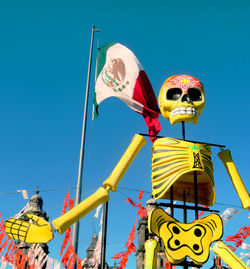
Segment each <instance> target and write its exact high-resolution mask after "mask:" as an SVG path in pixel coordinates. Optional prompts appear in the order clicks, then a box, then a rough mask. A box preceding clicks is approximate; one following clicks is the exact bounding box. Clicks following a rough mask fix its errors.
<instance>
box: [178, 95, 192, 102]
mask: <svg viewBox="0 0 250 269" xmlns="http://www.w3.org/2000/svg"><path fill="white" fill-rule="evenodd" d="M181 102H187V103H188V104H191V102H192V101H191V99H190V97H189V95H188V94H186V93H185V94H184V95H183V96H182V98H181Z"/></svg>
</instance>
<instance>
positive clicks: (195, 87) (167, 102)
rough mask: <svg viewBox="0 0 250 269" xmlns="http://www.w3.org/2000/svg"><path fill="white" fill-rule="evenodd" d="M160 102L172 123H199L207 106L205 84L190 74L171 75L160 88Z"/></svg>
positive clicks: (163, 114) (164, 113) (162, 109)
mask: <svg viewBox="0 0 250 269" xmlns="http://www.w3.org/2000/svg"><path fill="white" fill-rule="evenodd" d="M158 102H159V107H160V110H161V114H162V116H163V117H164V118H166V119H168V120H169V121H170V123H171V124H176V123H179V122H193V123H194V124H197V123H198V118H199V116H200V115H201V113H202V110H203V108H204V106H205V96H204V88H203V85H202V83H201V82H200V81H199V80H198V79H196V78H194V77H192V76H188V75H176V76H173V77H170V78H168V79H167V80H166V81H165V82H164V84H163V85H162V87H161V89H160V93H159V97H158Z"/></svg>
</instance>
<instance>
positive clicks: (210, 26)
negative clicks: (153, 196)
mask: <svg viewBox="0 0 250 269" xmlns="http://www.w3.org/2000/svg"><path fill="white" fill-rule="evenodd" d="M249 14H250V3H249V1H247V0H245V1H244V0H240V1H236V0H234V1H233V0H221V1H211V0H210V1H206V0H205V1H184V0H183V1H181V0H176V1H170V0H167V1H159V0H158V1H146V0H145V1H141V0H138V1H131V0H129V1H111V0H109V1H79V0H78V1H77V0H75V1H48V0H44V1H40V0H38V1H28V0H23V1H12V0H9V1H4V0H2V1H0V115H1V117H0V124H1V133H0V148H1V154H0V178H1V194H0V212H1V214H2V216H3V218H4V219H6V218H9V217H11V216H13V215H14V214H16V213H17V212H18V211H19V210H20V209H21V208H22V207H23V206H24V205H25V204H26V201H25V200H24V199H23V198H22V196H21V194H17V193H15V192H16V190H18V189H27V190H28V191H29V196H31V195H33V194H34V192H32V191H34V190H36V188H37V186H39V189H40V190H51V189H55V190H51V191H44V192H41V193H40V194H41V195H42V197H43V199H44V209H45V210H46V211H47V213H48V215H49V217H50V220H52V219H54V218H56V217H58V216H59V215H60V212H61V208H62V203H63V199H64V197H65V195H66V193H67V191H68V190H70V193H71V197H74V196H75V190H74V189H72V188H74V187H75V186H76V182H77V173H78V159H79V151H80V139H81V128H82V116H83V104H84V96H85V87H86V77H87V66H88V56H89V44H90V34H91V27H92V25H93V24H95V25H96V28H99V29H100V30H101V32H100V33H97V34H96V39H95V44H94V57H95V55H96V46H97V44H96V41H97V39H99V43H100V45H104V44H106V43H109V42H119V43H122V44H123V45H125V46H127V47H129V48H130V49H131V50H132V51H133V52H134V53H135V55H136V56H137V57H138V59H139V60H140V62H141V64H142V65H143V66H144V68H145V70H146V73H147V75H148V77H149V79H150V81H151V83H152V86H153V88H154V91H155V94H156V96H158V93H159V89H160V87H161V85H162V84H163V82H164V81H165V79H166V78H167V77H169V76H171V75H175V74H189V75H193V76H195V77H197V78H199V79H200V80H201V81H202V82H203V84H204V87H205V94H206V107H205V109H204V111H203V114H202V115H201V117H200V120H199V123H198V124H197V125H193V124H187V127H186V136H187V139H191V140H198V141H206V142H211V143H216V144H224V145H226V146H227V148H229V149H231V152H232V155H233V159H234V161H235V163H236V165H237V168H238V170H239V172H240V174H241V177H242V179H243V180H244V182H245V184H246V187H247V188H248V190H249V189H250V182H249V164H250V163H249V151H250V147H249V116H250V113H249V112H250V109H249V100H250V93H249V92H250V82H249V70H250V53H249V48H250V34H249V25H250V17H249ZM94 63H95V61H93V70H94ZM91 79H92V80H91V85H90V88H91V92H90V98H89V99H90V106H89V111H88V122H87V140H86V148H85V162H84V176H83V185H84V189H83V199H84V198H85V197H87V196H89V195H90V194H92V193H93V192H94V191H95V190H96V189H97V187H98V186H100V185H101V184H102V181H103V180H105V179H106V178H107V177H108V175H109V174H110V172H111V171H112V169H113V168H114V166H115V164H116V163H117V161H118V160H119V158H120V157H121V155H122V154H123V152H124V151H125V149H126V147H127V146H128V145H129V143H130V141H131V139H132V137H133V135H134V134H135V133H139V132H147V129H146V125H145V123H144V120H143V118H142V117H141V116H140V115H139V114H137V113H135V112H134V111H132V110H130V109H129V108H128V107H127V106H126V105H125V104H124V103H122V101H120V100H118V99H114V98H111V99H108V100H106V101H104V102H103V103H102V104H101V106H100V110H99V112H100V117H99V118H98V119H97V120H96V121H91V110H92V105H91V100H92V98H93V88H94V84H93V80H94V72H93V73H92V77H91ZM160 122H161V124H162V131H161V133H160V135H164V136H168V137H176V138H180V137H181V126H180V125H175V126H172V125H170V123H169V122H168V121H167V120H165V119H163V118H162V117H161V118H160ZM151 147H152V144H151V142H150V141H149V140H148V143H147V145H146V146H145V147H144V148H143V149H142V151H141V152H140V153H139V154H138V156H137V157H136V159H135V161H134V162H133V164H132V165H131V167H130V168H129V170H128V171H127V173H126V175H125V176H124V178H123V180H122V182H121V183H120V186H119V192H117V193H111V195H110V196H111V200H110V204H109V220H108V238H107V240H108V244H107V261H108V263H109V264H111V263H112V262H111V260H110V258H111V257H112V256H113V255H114V254H115V253H117V252H120V251H123V250H124V244H125V242H126V240H127V238H128V235H129V232H130V230H131V228H132V226H133V224H134V221H135V218H136V209H135V208H133V207H132V206H130V205H129V204H127V203H126V202H125V198H126V196H129V197H131V198H132V199H134V200H136V199H137V195H138V192H136V191H131V190H128V189H137V190H145V191H146V192H145V194H144V198H143V202H145V201H146V200H148V199H149V197H150V191H151V183H150V160H151ZM218 151H219V150H218V149H217V148H213V161H214V169H215V173H214V176H215V184H216V196H217V198H216V204H215V205H214V207H213V208H214V209H217V210H221V212H223V211H224V210H225V209H226V208H227V207H230V206H222V205H221V204H230V205H233V207H240V200H239V198H238V196H237V194H236V192H235V190H234V188H233V186H232V184H231V182H230V179H229V177H228V175H227V173H226V171H225V169H224V167H223V165H222V163H221V162H220V160H219V159H218V157H217V153H218ZM125 188H128V189H125ZM9 192H10V193H13V194H5V193H9ZM247 217H248V212H246V211H244V212H242V213H240V215H238V216H237V217H236V218H235V219H233V220H232V221H231V222H229V223H228V224H227V225H226V226H225V235H233V234H236V233H237V232H238V230H239V228H240V227H242V226H246V225H248V224H249V219H248V218H247ZM180 219H181V220H182V217H181V215H180ZM192 219H193V216H192V215H190V221H191V220H192ZM80 225H81V226H80V238H79V242H80V244H79V256H80V257H81V258H84V257H85V255H86V252H85V251H86V248H87V246H88V245H89V243H90V239H91V235H92V232H93V227H95V228H96V229H98V223H97V222H95V223H94V222H93V213H90V214H89V216H87V217H86V218H84V219H83V220H82V221H81V224H80ZM62 238H63V236H60V235H59V234H56V237H55V239H54V240H53V241H52V242H51V243H50V244H49V248H50V256H51V257H52V258H54V259H58V258H59V252H60V251H59V247H60V246H61V243H62ZM246 242H248V243H250V241H249V239H248V240H247V241H246ZM239 252H240V250H239V251H238V253H239ZM211 266H212V265H211V262H209V263H207V264H206V265H205V266H204V268H209V267H211ZM127 268H129V269H133V268H135V258H134V257H130V258H129V262H128V266H127Z"/></svg>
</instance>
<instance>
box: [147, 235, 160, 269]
mask: <svg viewBox="0 0 250 269" xmlns="http://www.w3.org/2000/svg"><path fill="white" fill-rule="evenodd" d="M144 247H145V266H144V269H156V266H157V254H158V251H159V249H160V244H159V242H158V241H157V240H155V239H148V240H147V241H145V243H144Z"/></svg>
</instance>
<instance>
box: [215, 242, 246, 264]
mask: <svg viewBox="0 0 250 269" xmlns="http://www.w3.org/2000/svg"><path fill="white" fill-rule="evenodd" d="M213 252H214V253H216V254H217V255H219V256H220V257H221V258H222V260H223V261H224V262H225V263H226V264H227V265H229V266H230V267H231V268H232V269H248V268H249V267H248V266H247V265H246V264H245V263H244V262H243V261H242V260H241V259H240V258H239V257H238V256H237V255H236V254H235V253H234V252H233V251H232V250H231V249H230V248H229V247H227V246H226V244H225V243H224V242H223V241H218V242H216V243H215V244H214V246H213Z"/></svg>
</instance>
